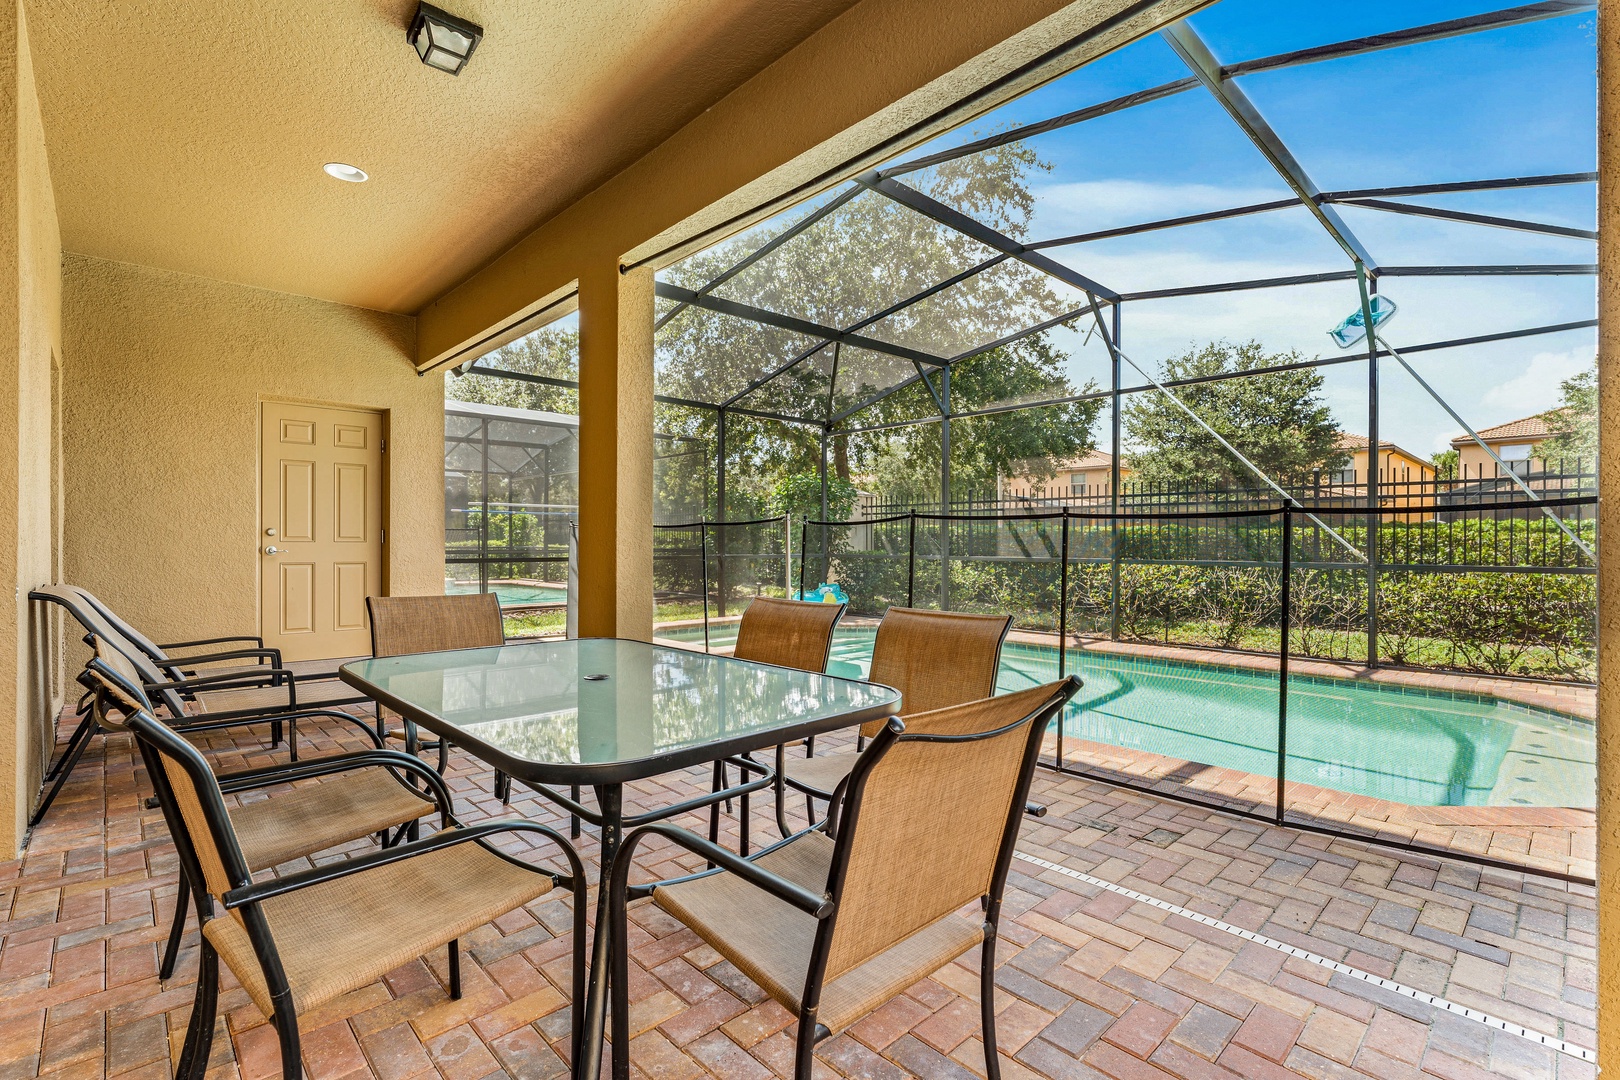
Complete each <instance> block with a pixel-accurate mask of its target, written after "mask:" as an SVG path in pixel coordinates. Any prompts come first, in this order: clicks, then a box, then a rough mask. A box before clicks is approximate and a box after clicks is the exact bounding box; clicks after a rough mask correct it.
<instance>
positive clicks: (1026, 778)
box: [586, 676, 1080, 1080]
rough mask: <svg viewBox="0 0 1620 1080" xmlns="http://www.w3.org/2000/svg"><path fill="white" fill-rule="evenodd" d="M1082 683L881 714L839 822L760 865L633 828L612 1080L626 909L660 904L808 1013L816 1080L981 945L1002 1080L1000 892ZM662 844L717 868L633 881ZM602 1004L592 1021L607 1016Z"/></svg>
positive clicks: (621, 910) (803, 1078)
mask: <svg viewBox="0 0 1620 1080" xmlns="http://www.w3.org/2000/svg"><path fill="white" fill-rule="evenodd" d="M1079 687H1080V681H1079V680H1078V679H1076V678H1075V677H1073V676H1069V677H1068V678H1066V679H1062V680H1060V681H1058V682H1055V683H1049V684H1047V685H1046V686H1038V687H1033V688H1031V689H1028V690H1022V691H1019V692H1017V693H1013V694H1006V695H1003V696H1001V697H993V698H985V699H982V700H979V701H974V702H970V703H968V704H966V705H956V706H952V707H950V708H945V709H939V710H937V711H932V712H925V713H913V714H912V715H911V716H910V717H909V718H908V719H906V720H905V721H901V720H899V719H898V718H894V719H890V720H887V721H885V722H884V723H883V724H882V725H881V727H880V729H879V730H878V732H877V733H876V734H875V736H874V737H873V739H872V742H871V744H870V745H869V746H867V747H866V749H865V750H864V751H863V752H861V753H860V754H856V755H850V756H851V757H853V758H854V759H855V761H854V766H853V768H852V769H851V770H850V771H849V773H848V775H847V777H846V781H845V783H846V787H845V791H844V795H843V798H842V799H841V800H840V802H838V803H837V804H835V805H834V807H833V812H834V814H835V815H836V816H837V817H838V819H839V820H838V821H837V822H836V823H835V824H831V825H830V827H829V830H828V831H827V832H821V831H817V830H806V831H805V832H802V833H799V834H797V835H796V836H794V837H792V838H790V839H788V840H785V841H782V842H780V843H778V844H777V845H775V846H774V847H772V848H769V849H767V850H765V851H763V852H761V853H760V854H759V855H758V856H756V857H755V858H753V859H745V858H742V857H740V856H738V855H734V854H733V853H731V852H729V851H727V850H725V849H724V848H722V847H720V846H719V845H717V844H711V843H709V842H708V841H706V840H704V839H702V838H701V837H698V836H696V835H694V834H693V833H691V832H688V831H687V830H685V829H681V828H678V827H676V826H673V825H667V824H653V825H646V826H643V827H641V828H639V829H636V830H634V831H632V832H631V833H630V834H629V835H628V836H627V837H626V838H625V841H624V846H623V848H622V849H621V850H620V852H619V855H618V858H617V860H616V861H615V863H614V872H613V878H612V892H611V893H610V901H609V912H610V918H611V919H612V933H613V939H612V943H611V951H612V955H613V957H614V971H613V978H612V980H611V983H612V995H613V999H612V1017H613V1068H614V1075H615V1076H616V1077H625V1076H627V1075H628V1069H629V1060H628V1058H629V1046H630V1043H629V1027H628V992H627V989H626V987H627V979H628V961H627V959H626V946H627V944H628V942H627V937H628V934H627V931H626V915H625V905H626V903H627V902H628V901H629V900H630V899H633V898H635V897H638V896H646V895H651V897H652V900H653V903H654V904H656V905H657V906H658V907H659V908H661V909H663V910H664V911H665V912H667V913H669V914H670V915H673V916H674V917H675V918H677V919H679V920H680V921H681V922H683V923H685V924H686V925H687V926H688V927H690V928H691V929H692V931H693V932H695V933H696V934H697V935H698V937H700V938H701V939H703V941H704V942H706V943H707V944H708V945H709V946H710V947H711V948H713V949H714V950H715V951H716V952H718V953H719V954H720V955H721V956H723V957H724V958H725V959H727V960H729V961H730V962H731V963H732V964H734V965H735V966H736V967H737V968H738V969H739V970H741V971H742V972H743V973H744V974H745V975H747V976H748V977H749V978H750V979H752V980H753V981H754V982H755V983H757V984H758V985H759V987H760V988H761V989H763V990H764V991H765V992H766V993H768V994H769V995H770V996H771V997H773V998H775V999H776V1001H777V1002H778V1003H780V1004H781V1005H782V1006H783V1007H784V1008H786V1009H788V1010H789V1011H790V1012H792V1013H793V1014H794V1015H795V1016H796V1017H797V1018H798V1022H799V1026H798V1035H797V1045H796V1053H795V1059H794V1076H795V1077H798V1078H800V1080H807V1078H808V1077H809V1076H810V1075H811V1069H812V1058H811V1054H812V1052H813V1050H814V1048H815V1045H816V1043H817V1042H818V1041H820V1040H822V1039H825V1038H827V1037H829V1036H830V1035H831V1034H833V1033H834V1032H837V1031H840V1030H842V1029H843V1028H845V1027H847V1026H848V1025H849V1024H850V1023H851V1022H852V1021H854V1020H856V1019H858V1018H859V1017H861V1016H864V1015H865V1014H867V1013H869V1012H871V1011H872V1010H873V1009H875V1008H877V1007H878V1006H879V1005H881V1004H883V1002H885V1001H887V1000H889V999H890V998H892V997H894V996H895V995H896V994H898V993H900V992H901V991H902V990H904V989H905V988H906V987H908V986H910V985H911V984H913V983H914V982H916V981H917V980H918V979H921V978H923V977H925V976H927V975H929V974H931V973H932V972H934V971H937V970H938V969H939V968H941V967H942V966H944V965H945V964H948V963H950V962H951V961H952V960H955V959H956V958H957V957H959V956H961V955H962V954H963V953H965V952H967V951H968V950H969V949H971V948H973V947H974V946H975V945H979V946H980V947H981V959H980V963H979V1005H980V1014H981V1022H982V1023H983V1026H984V1056H985V1064H986V1072H987V1075H988V1076H989V1077H990V1080H997V1078H998V1077H999V1074H1000V1067H999V1062H998V1060H997V1056H996V1009H995V966H996V963H995V955H996V938H997V935H998V933H999V924H1000V919H1001V902H1002V892H1003V889H1004V887H1005V885H1006V881H1007V874H1008V868H1009V866H1010V864H1011V861H1012V855H1013V847H1014V845H1015V844H1016V843H1017V840H1018V831H1019V824H1020V820H1021V818H1022V817H1023V805H1024V801H1025V799H1026V798H1027V796H1028V793H1029V785H1030V777H1031V775H1032V773H1033V772H1034V769H1035V761H1036V756H1037V754H1038V753H1039V751H1040V746H1041V740H1042V738H1043V736H1044V735H1045V732H1046V726H1047V723H1048V722H1049V721H1050V720H1051V719H1052V717H1054V716H1055V715H1056V714H1057V711H1058V710H1059V709H1061V708H1062V707H1063V706H1064V704H1065V703H1066V702H1067V701H1068V700H1069V699H1070V698H1071V697H1073V696H1074V694H1075V692H1076V691H1077V690H1078V689H1079ZM654 835H656V836H660V837H662V838H664V839H666V840H669V841H672V842H674V843H675V844H676V845H678V846H680V847H683V848H686V849H687V850H689V851H691V852H693V853H695V854H698V855H701V856H703V857H704V858H706V859H709V860H711V861H713V862H715V863H718V864H719V866H720V869H718V870H713V871H709V872H706V873H699V874H694V875H691V876H689V877H686V878H680V879H677V880H674V881H665V882H658V883H655V884H650V885H641V886H637V887H635V888H631V887H630V886H629V885H628V879H629V868H630V865H631V862H632V859H633V856H634V854H635V850H636V848H637V847H638V846H639V844H640V843H641V841H643V840H644V839H646V838H647V837H649V836H654ZM967 905H973V909H974V914H975V915H976V916H977V915H978V914H979V912H980V911H981V910H982V913H983V916H982V921H981V920H980V919H979V918H964V917H963V916H962V915H961V914H959V912H960V911H961V909H962V908H964V907H966V906H967ZM593 1005H595V1006H596V1007H595V1008H593V1010H592V1014H591V1015H590V1017H589V1019H588V1020H587V1024H588V1025H594V1024H595V1023H597V1022H598V1020H599V1017H600V1003H599V1002H593ZM586 1064H587V1068H588V1067H589V1060H588V1059H587V1062H586Z"/></svg>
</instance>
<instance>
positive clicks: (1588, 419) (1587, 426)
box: [1537, 365, 1598, 468]
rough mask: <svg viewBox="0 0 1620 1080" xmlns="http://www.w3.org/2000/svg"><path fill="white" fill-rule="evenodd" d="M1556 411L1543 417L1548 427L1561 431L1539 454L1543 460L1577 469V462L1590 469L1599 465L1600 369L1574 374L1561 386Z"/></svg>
mask: <svg viewBox="0 0 1620 1080" xmlns="http://www.w3.org/2000/svg"><path fill="white" fill-rule="evenodd" d="M1558 389H1559V392H1560V396H1559V401H1558V405H1557V407H1556V408H1554V409H1551V410H1549V411H1547V412H1544V413H1542V414H1541V419H1542V420H1543V421H1545V422H1546V424H1547V426H1548V427H1550V428H1552V430H1553V431H1555V432H1557V434H1555V435H1554V436H1553V437H1552V438H1550V439H1548V440H1547V441H1546V442H1544V443H1542V444H1541V449H1540V450H1539V451H1537V454H1538V456H1539V457H1541V458H1542V460H1544V461H1546V462H1548V463H1549V464H1550V465H1552V467H1554V468H1557V467H1558V463H1559V462H1560V461H1565V462H1567V463H1568V467H1570V468H1574V466H1575V462H1576V460H1580V461H1583V462H1586V463H1587V464H1588V465H1589V466H1590V467H1594V468H1595V467H1596V465H1597V452H1598V386H1597V367H1596V366H1595V365H1594V366H1593V367H1592V368H1590V369H1588V370H1586V371H1583V372H1581V373H1579V374H1577V375H1572V376H1570V377H1569V378H1567V379H1565V380H1564V381H1563V382H1562V383H1560V384H1559V386H1558Z"/></svg>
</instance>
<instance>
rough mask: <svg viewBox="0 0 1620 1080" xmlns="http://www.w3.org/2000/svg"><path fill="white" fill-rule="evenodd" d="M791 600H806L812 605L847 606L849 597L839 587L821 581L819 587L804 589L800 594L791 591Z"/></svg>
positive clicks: (796, 591)
mask: <svg viewBox="0 0 1620 1080" xmlns="http://www.w3.org/2000/svg"><path fill="white" fill-rule="evenodd" d="M793 599H795V600H808V601H810V602H811V603H812V604H847V603H849V596H848V595H847V594H846V593H845V592H844V590H843V588H842V587H841V586H838V585H834V584H833V583H832V582H830V581H823V582H822V583H821V584H820V585H817V586H816V587H815V588H813V589H806V590H805V591H804V592H802V593H801V592H800V591H799V590H797V589H795V590H793Z"/></svg>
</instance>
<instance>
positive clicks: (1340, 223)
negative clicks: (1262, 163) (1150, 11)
mask: <svg viewBox="0 0 1620 1080" xmlns="http://www.w3.org/2000/svg"><path fill="white" fill-rule="evenodd" d="M1159 36H1160V37H1162V38H1164V40H1165V41H1166V42H1167V43H1168V44H1169V46H1170V48H1171V49H1173V50H1174V51H1175V53H1176V55H1177V56H1179V57H1181V60H1182V63H1184V64H1186V65H1187V66H1188V67H1189V68H1191V69H1192V73H1193V74H1194V75H1196V76H1197V77H1198V81H1199V82H1201V83H1203V84H1204V89H1206V90H1208V91H1209V92H1210V94H1211V95H1212V96H1213V97H1214V98H1215V100H1216V102H1218V103H1219V104H1220V106H1221V108H1223V109H1225V110H1226V113H1227V115H1228V116H1230V117H1231V118H1232V120H1233V122H1235V123H1236V124H1237V126H1238V127H1239V128H1241V129H1242V130H1243V133H1244V134H1245V135H1247V136H1248V137H1249V141H1250V142H1252V143H1254V145H1255V148H1256V149H1258V150H1259V151H1260V154H1261V156H1262V157H1264V158H1265V159H1266V161H1267V162H1269V163H1270V164H1271V167H1272V168H1273V169H1275V170H1276V171H1277V175H1278V176H1280V177H1282V179H1283V183H1285V184H1287V185H1288V186H1289V187H1290V188H1291V189H1293V192H1294V194H1295V195H1297V196H1298V197H1299V201H1300V202H1301V203H1302V204H1303V205H1304V206H1305V208H1306V209H1308V210H1309V211H1310V212H1311V213H1312V214H1314V215H1315V216H1316V220H1317V221H1319V222H1321V224H1322V228H1324V229H1326V230H1327V232H1328V235H1329V236H1331V237H1332V238H1333V241H1334V243H1336V244H1338V245H1339V246H1340V247H1341V248H1343V249H1344V253H1345V254H1346V255H1348V256H1350V261H1351V262H1354V263H1359V264H1360V265H1362V266H1365V267H1366V268H1367V269H1368V270H1374V271H1375V270H1376V269H1377V267H1378V262H1377V260H1376V259H1374V258H1373V257H1372V255H1371V253H1369V252H1368V251H1367V249H1366V247H1365V246H1364V245H1363V244H1362V243H1361V241H1360V240H1359V239H1357V238H1356V234H1355V232H1354V231H1352V230H1351V228H1350V226H1349V225H1348V224H1346V223H1345V221H1344V219H1343V218H1341V217H1340V216H1339V214H1338V213H1337V211H1335V210H1334V209H1333V207H1332V206H1331V205H1327V204H1324V203H1323V202H1321V200H1320V198H1319V196H1320V195H1321V194H1322V189H1321V188H1319V187H1317V186H1316V182H1315V181H1314V180H1312V179H1311V177H1310V174H1309V173H1307V172H1306V171H1305V166H1303V165H1301V164H1300V163H1299V159H1297V158H1296V157H1294V154H1293V151H1291V150H1289V149H1288V145H1287V144H1286V143H1284V142H1283V140H1282V136H1280V135H1278V134H1277V132H1276V130H1275V129H1274V128H1273V127H1272V126H1271V124H1270V123H1268V122H1267V121H1266V118H1265V117H1264V116H1261V115H1260V110H1259V109H1257V108H1255V105H1254V102H1252V101H1250V100H1249V95H1248V94H1246V93H1244V91H1243V88H1242V87H1240V86H1238V85H1237V83H1235V82H1233V81H1232V80H1231V79H1229V78H1228V77H1227V76H1226V74H1225V72H1224V70H1223V69H1222V67H1221V63H1220V61H1219V60H1216V59H1215V54H1214V53H1212V52H1210V51H1209V46H1208V45H1206V44H1204V39H1203V38H1201V37H1199V36H1198V32H1197V31H1196V30H1194V29H1193V28H1192V24H1191V23H1189V22H1187V20H1186V19H1182V20H1181V21H1180V22H1177V23H1172V24H1171V25H1170V26H1167V27H1165V28H1164V29H1162V30H1160V31H1159Z"/></svg>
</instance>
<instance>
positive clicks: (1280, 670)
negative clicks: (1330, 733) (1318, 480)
mask: <svg viewBox="0 0 1620 1080" xmlns="http://www.w3.org/2000/svg"><path fill="white" fill-rule="evenodd" d="M1282 516H1283V518H1282V590H1281V591H1282V598H1281V599H1282V617H1281V619H1279V620H1278V621H1279V622H1280V623H1281V629H1282V635H1281V637H1282V642H1281V645H1280V647H1279V648H1278V650H1277V824H1278V825H1281V824H1282V823H1283V789H1284V787H1285V786H1286V785H1287V781H1288V652H1289V640H1288V639H1289V637H1290V636H1291V635H1292V632H1293V626H1292V619H1291V613H1290V610H1289V609H1290V597H1289V588H1288V585H1289V579H1290V578H1292V577H1293V569H1294V567H1293V560H1292V558H1291V557H1290V550H1291V549H1292V548H1293V546H1294V514H1293V511H1291V510H1289V509H1288V508H1286V507H1284V508H1283V512H1282Z"/></svg>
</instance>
